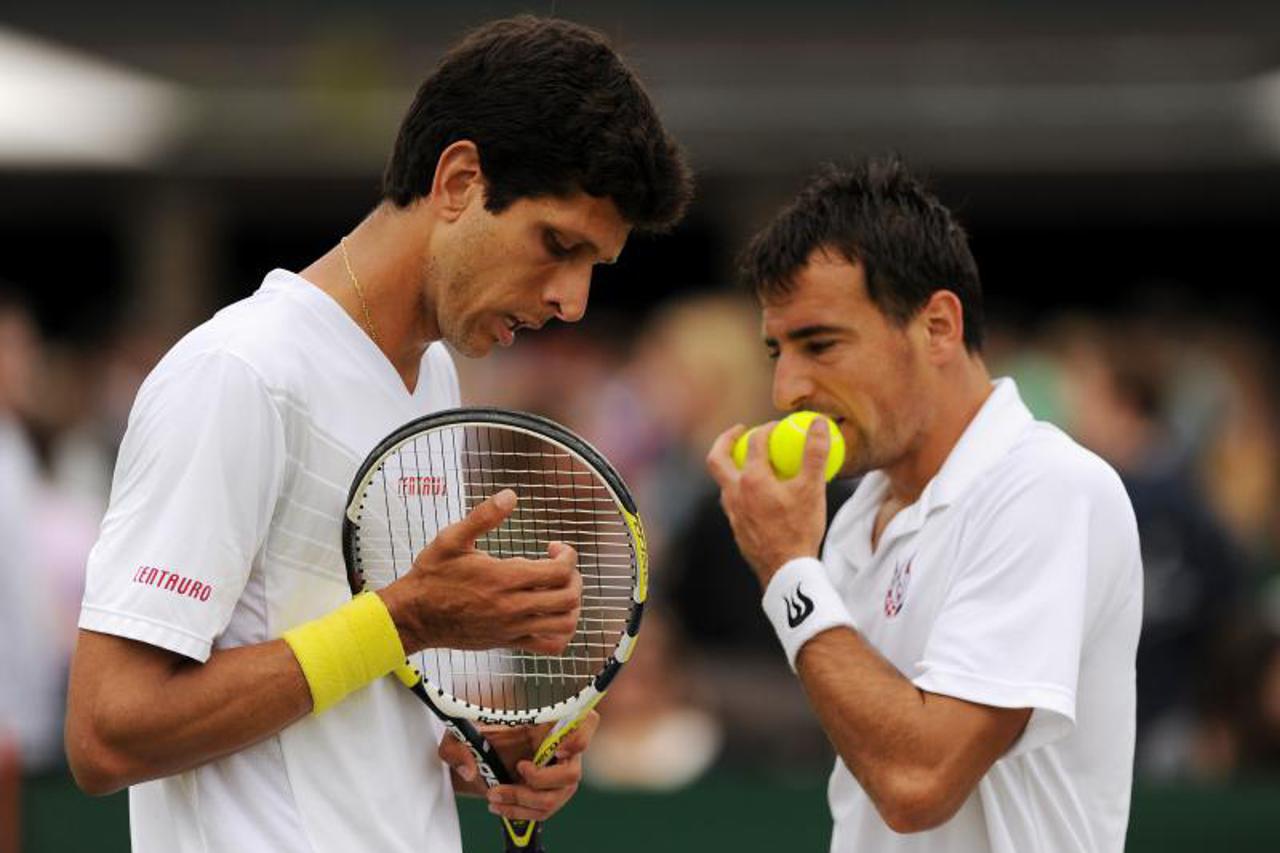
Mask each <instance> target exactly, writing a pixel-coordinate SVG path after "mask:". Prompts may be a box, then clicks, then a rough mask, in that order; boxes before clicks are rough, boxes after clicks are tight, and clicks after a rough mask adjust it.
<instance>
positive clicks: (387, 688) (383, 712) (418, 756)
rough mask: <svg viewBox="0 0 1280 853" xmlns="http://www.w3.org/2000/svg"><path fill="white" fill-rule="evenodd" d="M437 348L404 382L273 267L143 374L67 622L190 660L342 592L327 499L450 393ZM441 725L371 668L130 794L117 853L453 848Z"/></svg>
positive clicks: (333, 509)
mask: <svg viewBox="0 0 1280 853" xmlns="http://www.w3.org/2000/svg"><path fill="white" fill-rule="evenodd" d="M458 401H459V395H458V380H457V374H456V372H455V370H454V366H453V362H452V360H451V359H450V357H449V354H448V353H447V352H446V350H445V349H444V347H443V346H441V345H439V344H436V345H433V346H431V347H430V348H429V349H428V350H427V352H426V354H425V355H424V356H423V360H422V370H421V374H420V376H419V379H418V384H417V387H416V389H415V390H414V392H413V393H409V392H408V391H407V390H406V389H405V387H404V384H403V382H402V380H401V378H400V376H399V374H397V373H396V371H395V369H394V368H393V367H392V365H391V363H390V362H388V361H387V359H386V358H385V357H384V356H383V355H382V353H381V352H380V351H379V350H378V349H377V347H375V346H374V344H373V342H372V341H371V340H370V339H369V338H368V336H367V335H365V334H364V333H363V332H362V331H361V330H360V328H359V327H358V326H357V325H356V324H355V323H354V322H353V321H352V320H351V318H350V317H349V316H348V315H347V314H346V312H344V311H343V310H342V308H341V307H339V306H338V304H337V303H336V302H334V301H333V300H332V299H331V298H330V297H329V296H328V295H326V294H325V293H324V292H323V291H321V290H320V289H319V288H317V287H315V286H313V285H312V284H310V283H309V282H307V281H305V280H303V279H302V278H300V277H298V276H297V275H295V274H293V273H289V272H285V271H283V270H275V271H273V272H272V273H271V274H270V275H268V276H267V278H266V280H265V281H264V282H263V284H262V287H261V288H260V289H259V290H258V291H257V292H256V293H254V294H253V295H252V296H250V297H249V298H247V299H244V300H242V301H240V302H237V303H235V304H234V305H231V306H229V307H227V308H225V309H223V310H222V311H220V312H218V314H217V315H216V316H214V317H213V318H212V319H210V320H209V321H208V322H206V323H204V324H203V325H201V326H200V327H198V328H197V329H195V330H194V331H192V332H191V333H190V334H188V335H187V336H186V337H184V338H183V339H182V340H181V341H179V342H178V344H177V345H176V346H174V348H173V349H172V350H170V351H169V353H168V354H167V355H166V356H165V357H164V359H162V360H161V362H160V363H159V364H158V365H157V366H156V368H155V370H153V371H152V373H151V375H150V376H148V377H147V380H146V382H145V383H144V384H143V386H142V388H141V390H140V391H139V392H138V398H137V400H136V401H135V403H134V406H133V411H132V412H131V414H130V416H129V427H128V431H127V433H126V434H125V438H124V442H123V444H122V445H121V448H120V456H119V459H118V461H117V464H116V471H115V477H114V479H113V482H112V489H111V504H110V507H109V509H108V510H107V514H106V517H105V519H104V520H103V523H102V533H101V536H100V538H99V540H98V542H97V544H96V545H95V546H94V549H93V552H92V554H91V555H90V557H89V566H88V578H87V583H86V588H85V597H84V605H83V609H82V612H81V617H80V627H82V628H86V629H88V630H91V631H99V632H104V633H109V634H116V635H119V636H122V637H129V638H132V639H134V640H139V641H142V642H144V643H150V644H152V645H155V646H160V647H161V648H165V649H169V650H170V651H173V652H177V653H178V654H181V655H185V656H187V657H190V658H193V659H195V660H197V661H204V660H206V659H207V658H208V657H209V655H210V652H211V650H213V649H226V648H232V647H236V646H243V645H249V644H253V643H261V642H264V641H266V640H270V639H273V638H275V637H279V636H280V634H281V633H282V632H284V631H285V630H286V629H288V628H291V627H293V626H294V625H298V624H300V623H302V622H305V621H308V620H310V619H314V618H316V617H318V616H321V615H323V614H325V613H328V612H330V611H332V610H333V609H334V608H336V607H338V606H339V605H341V604H342V603H343V602H345V601H348V600H350V598H351V594H350V591H349V588H348V585H347V580H346V573H345V571H344V568H343V560H342V544H341V531H342V513H343V504H344V502H345V500H346V495H347V490H348V488H349V487H350V484H351V479H352V477H353V476H354V475H355V472H356V469H357V467H358V466H359V464H360V462H361V461H363V459H364V457H365V456H366V455H367V454H368V452H369V451H370V450H372V449H373V447H374V445H375V444H376V443H377V442H378V441H379V440H380V439H382V438H383V437H384V436H385V435H386V434H387V433H389V432H391V430H392V429H394V428H396V427H398V426H400V425H402V424H404V423H405V422H406V421H409V420H410V419H412V418H415V417H418V416H420V415H423V414H425V413H428V412H431V411H433V410H437V409H442V408H447V407H452V406H456V405H458ZM441 733H442V728H441V726H440V725H439V723H438V722H437V721H436V719H435V717H434V716H433V715H432V714H430V713H429V712H427V710H426V709H425V708H423V707H422V706H421V704H420V703H419V702H418V700H417V699H415V698H414V697H413V696H412V695H410V694H409V692H408V691H407V690H405V689H404V688H402V687H400V686H399V685H398V684H395V683H394V680H393V679H382V680H380V681H378V682H376V683H374V684H372V685H370V686H369V687H367V688H365V689H364V690H361V691H358V692H357V693H355V694H353V695H352V696H350V697H349V698H347V699H346V700H345V701H344V702H342V703H340V704H339V705H337V706H336V707H334V708H332V709H330V710H329V711H327V712H325V713H324V714H322V715H320V716H308V717H306V718H304V719H303V720H300V721H299V722H297V723H295V724H293V725H291V726H289V727H288V728H286V729H284V730H283V731H281V732H280V733H279V734H277V735H275V736H273V737H270V738H267V739H266V740H265V741H263V742H261V743H258V744H255V745H254V746H250V747H248V748H246V749H244V750H241V751H240V752H237V753H235V754H233V755H230V756H228V757H226V758H222V759H219V760H216V761H213V762H210V763H208V764H205V765H203V766H201V767H198V768H196V769H194V770H190V771H188V772H185V773H181V774H179V775H177V776H172V777H169V778H165V779H159V780H156V781H153V782H147V783H145V784H141V785H135V786H134V787H133V788H131V789H130V792H129V809H130V824H131V833H132V838H133V850H134V851H135V853H152V851H155V853H185V851H191V853H196V851H199V853H206V851H251V850H252V851H258V850H263V851H265V850H270V851H274V853H286V851H288V852H289V853H291V852H292V851H299V853H301V851H307V853H312V851H315V853H319V852H320V851H333V853H350V851H354V850H378V851H404V853H435V851H445V853H450V851H458V850H460V847H461V841H460V836H459V833H458V821H457V812H456V808H455V805H454V802H453V791H452V787H451V784H450V780H449V775H448V772H447V769H446V768H445V767H444V765H443V764H442V763H441V762H440V761H439V760H438V759H437V757H436V744H437V743H438V742H439V740H440V735H441Z"/></svg>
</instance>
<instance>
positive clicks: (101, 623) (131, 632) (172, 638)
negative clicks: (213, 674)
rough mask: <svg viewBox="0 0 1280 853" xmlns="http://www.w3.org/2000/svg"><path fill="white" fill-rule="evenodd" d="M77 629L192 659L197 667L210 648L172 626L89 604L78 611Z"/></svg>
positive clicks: (202, 639) (189, 633) (196, 638)
mask: <svg viewBox="0 0 1280 853" xmlns="http://www.w3.org/2000/svg"><path fill="white" fill-rule="evenodd" d="M79 625H80V627H81V628H83V629H84V630H86V631H96V632H98V633H100V634H112V635H114V636H117V637H124V638H126V639H129V640H137V641H138V642H141V643H146V644H147V645H150V646H159V647H160V648H163V649H168V650H169V651H171V652H177V653H178V654H180V655H184V656H186V657H189V658H194V659H195V660H198V661H200V662H201V663H203V662H205V661H206V660H208V659H209V654H210V652H211V650H212V647H213V643H212V641H210V640H208V639H206V638H204V637H201V636H199V635H197V634H193V633H192V632H190V631H188V630H186V629H184V628H179V627H177V626H176V625H168V624H165V623H163V622H157V621H156V620H154V619H147V618H145V617H142V616H135V615H132V614H124V613H116V612H114V611H111V610H106V609H104V608H101V607H95V606H94V605H92V604H85V605H83V606H82V607H81V609H80V623H79Z"/></svg>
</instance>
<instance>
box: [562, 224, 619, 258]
mask: <svg viewBox="0 0 1280 853" xmlns="http://www.w3.org/2000/svg"><path fill="white" fill-rule="evenodd" d="M544 226H545V227H546V228H547V229H548V230H549V231H552V232H554V233H556V234H559V235H560V236H561V237H564V238H566V239H567V240H569V242H571V243H576V244H578V245H579V246H581V247H582V248H584V249H586V250H587V251H588V252H590V253H591V254H593V255H595V256H596V258H597V259H598V260H597V261H596V262H597V263H601V264H616V263H617V262H618V258H617V257H616V256H615V257H612V258H605V257H602V256H601V253H600V247H599V246H597V245H596V244H595V243H592V242H591V240H590V239H589V238H588V237H586V236H584V235H582V234H579V233H578V232H577V231H574V230H573V229H572V228H565V227H564V226H563V225H553V224H552V223H550V222H547V223H544Z"/></svg>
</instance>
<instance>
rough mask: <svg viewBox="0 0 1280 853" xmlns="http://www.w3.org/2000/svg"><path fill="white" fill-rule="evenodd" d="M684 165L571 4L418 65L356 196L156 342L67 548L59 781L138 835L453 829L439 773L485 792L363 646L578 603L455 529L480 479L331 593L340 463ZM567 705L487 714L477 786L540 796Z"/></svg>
mask: <svg viewBox="0 0 1280 853" xmlns="http://www.w3.org/2000/svg"><path fill="white" fill-rule="evenodd" d="M334 132H335V133H338V132H341V128H335V130H334ZM689 194H690V183H689V177H688V172H687V169H686V167H685V165H684V163H683V161H682V158H681V155H680V153H679V151H678V150H677V148H676V146H675V145H674V143H673V142H672V140H671V139H670V137H669V136H668V135H667V134H666V132H665V131H664V130H663V128H662V125H661V123H660V122H659V120H658V118H657V116H656V114H655V112H654V110H653V107H652V105H651V103H650V101H649V99H648V97H647V96H646V94H645V92H644V90H643V89H642V87H641V85H640V83H639V82H638V81H637V80H636V78H635V77H634V76H633V75H632V73H631V72H630V70H629V69H628V68H627V67H626V66H625V65H624V64H623V62H622V61H621V60H620V58H619V57H618V56H617V55H616V54H615V53H614V52H613V50H612V49H611V48H610V47H609V46H608V44H607V43H606V42H605V41H604V39H603V38H602V37H601V36H600V35H598V34H597V33H595V32H592V31H590V30H587V29H585V28H582V27H579V26H576V25H573V24H570V23H567V22H563V21H554V20H539V19H535V18H529V17H524V18H517V19H513V20H507V21H500V22H496V23H494V24H490V25H488V26H485V27H483V28H481V29H480V30H477V31H476V32H474V33H472V34H470V35H469V36H468V37H467V38H466V39H465V40H463V41H462V42H461V43H460V44H458V45H457V46H456V47H454V48H453V49H452V50H450V51H449V52H448V53H447V54H446V55H445V56H444V58H443V59H442V61H441V62H440V64H439V66H438V67H437V69H436V70H435V72H434V73H433V74H432V75H431V76H430V77H429V78H428V79H427V80H426V82H425V83H424V84H423V85H422V87H421V89H420V90H419V92H418V95H417V97H416V99H415V100H414V102H413V105H412V106H411V107H410V109H409V111H408V114H407V116H406V117H405V119H404V122H403V124H402V126H401V128H400V133H399V136H398V138H397V140H396V144H395V150H394V152H393V154H392V156H391V161H390V164H389V165H388V167H387V170H386V174H385V177H384V183H383V198H382V200H381V202H380V203H379V204H378V205H377V207H376V208H375V209H374V210H373V212H372V213H370V214H369V216H368V217H367V218H366V219H365V220H364V221H363V222H361V223H360V224H359V225H358V226H357V227H356V228H355V229H354V230H353V231H351V232H350V233H349V234H347V235H346V236H345V237H342V238H341V239H339V240H338V241H336V243H335V245H334V246H333V248H332V249H331V250H330V251H328V252H327V253H326V254H325V255H323V256H322V257H320V258H319V259H317V260H316V261H315V262H314V263H312V264H311V265H310V266H308V267H307V268H306V269H304V270H302V272H301V273H293V272H287V271H284V270H276V271H273V272H272V273H270V274H269V275H268V276H267V278H266V280H265V281H264V282H263V284H262V287H261V288H260V289H259V290H258V291H257V292H256V293H254V294H253V295H252V296H250V297H249V298H247V299H245V300H242V301H240V302H238V303H236V304H234V305H231V306H229V307H227V308H225V309H224V310H222V311H221V312H219V313H218V314H217V315H216V316H215V317H213V318H212V319H211V320H209V321H208V322H206V323H205V324H203V325H202V326H200V327H199V328H197V329H195V330H194V331H192V332H191V333H190V334H189V335H187V336H186V337H185V338H183V339H182V340H181V341H180V342H179V343H178V344H177V345H176V346H174V348H173V349H172V350H171V351H170V352H169V353H168V354H167V355H166V356H165V357H164V359H163V360H162V361H161V362H160V364H159V365H158V366H157V367H156V369H155V370H154V371H153V372H152V374H151V375H150V376H149V377H148V379H147V380H146V382H145V383H144V385H143V386H142V388H141V390H140V391H139V393H138V398H137V400H136V402H135V404H134V407H133V411H132V413H131V415H130V418H129V427H128V432H127V434H126V435H125V438H124V442H123V445H122V446H121V449H120V456H119V461H118V463H117V466H116V472H115V479H114V482H113V485H112V495H111V505H110V508H109V509H108V511H107V514H106V518H105V519H104V521H103V526H102V532H101V537H100V538H99V540H98V542H97V545H96V546H95V548H94V549H93V553H92V555H91V556H90V559H89V566H88V577H87V585H86V591H85V599H84V606H83V610H82V615H81V619H80V627H81V632H80V638H79V644H78V647H77V649H76V652H75V657H74V660H73V663H72V672H71V683H70V694H69V697H68V718H67V730H66V745H67V756H68V758H69V760H70V764H71V769H72V772H73V773H74V774H75V777H76V779H77V781H78V782H79V783H80V785H81V786H82V787H83V788H84V789H85V790H86V791H89V792H90V793H105V792H109V791H113V790H116V789H119V788H122V787H124V786H130V788H131V790H130V796H129V807H130V823H131V833H132V838H133V850H134V851H135V853H151V851H156V853H182V851H193V853H194V851H201V853H203V851H214V850H216V851H273V853H282V851H308V853H313V851H334V853H352V851H404V853H410V851H412V853H436V851H457V850H459V849H460V844H461V841H460V838H459V833H458V819H457V814H456V810H455V807H454V803H453V793H454V791H455V789H456V790H460V791H471V792H475V793H482V792H484V790H485V789H484V786H483V785H482V784H481V780H480V779H478V778H477V777H476V772H475V771H476V765H475V763H474V760H473V759H472V758H471V757H470V754H469V753H468V751H467V749H466V748H465V747H463V746H461V744H459V743H456V742H455V741H454V740H453V739H452V738H446V739H445V740H444V742H443V743H442V742H441V739H442V736H443V733H444V728H443V726H442V724H441V723H440V721H439V720H437V718H436V717H435V716H434V715H433V714H431V713H429V712H428V711H427V709H426V708H424V707H423V706H422V704H421V703H420V702H419V701H418V699H416V698H415V697H414V696H413V695H412V694H411V693H410V692H409V691H408V690H406V689H404V687H402V686H401V685H400V684H399V683H398V682H397V681H396V680H395V679H394V678H389V677H385V676H386V674H387V673H389V672H391V670H392V669H393V668H394V667H396V666H398V665H400V664H403V662H404V658H405V655H406V653H412V652H415V651H417V650H419V649H423V648H440V647H443V648H456V649H489V648H498V647H510V648H516V649H523V650H525V651H529V652H538V653H558V652H559V651H561V650H562V649H564V647H565V646H566V644H567V643H568V642H569V640H570V637H571V635H572V634H573V632H574V630H575V626H576V625H577V623H578V616H579V610H580V602H581V579H580V577H579V575H578V572H577V568H576V565H577V555H576V553H575V551H574V549H573V548H571V547H569V546H567V545H565V544H564V543H559V542H551V543H549V546H548V548H547V553H546V555H545V556H543V557H542V558H541V559H538V558H537V557H539V555H537V554H531V555H528V556H527V557H521V558H512V559H506V560H499V559H496V558H494V557H491V556H489V555H487V554H485V553H483V552H482V551H480V550H477V547H476V542H477V540H478V539H482V538H483V536H484V535H485V534H486V533H487V532H488V531H490V530H493V529H495V528H497V527H498V526H499V525H501V524H502V523H503V521H504V520H505V519H506V518H507V517H508V516H509V515H510V514H511V513H512V512H513V511H516V504H517V501H518V500H519V496H518V495H516V494H514V493H513V492H512V491H510V490H498V489H497V488H495V489H493V491H494V492H496V493H495V494H493V495H492V496H491V497H489V498H488V499H487V500H485V501H484V502H483V503H480V504H479V505H478V506H476V507H475V508H474V509H472V511H471V512H470V513H469V514H468V515H467V516H466V517H465V518H463V519H462V520H461V521H458V522H456V523H454V524H452V525H449V526H447V527H444V528H443V529H441V530H440V531H439V532H438V534H436V535H435V536H434V539H433V540H432V541H431V542H430V544H428V545H427V546H426V547H425V548H423V549H422V550H421V551H420V552H419V553H418V554H417V556H416V558H414V559H413V564H412V569H411V570H410V571H409V572H408V573H407V574H405V575H403V576H400V577H399V579H398V580H395V581H394V582H392V583H390V585H388V586H385V587H382V588H379V589H378V591H377V593H371V594H366V595H361V596H359V597H358V598H356V599H354V600H352V598H351V592H350V587H349V585H348V581H347V575H346V570H345V566H344V560H343V554H342V542H343V540H342V530H343V518H344V510H345V508H346V500H347V491H348V486H349V484H350V483H351V481H352V478H353V475H354V474H355V473H356V471H357V469H358V468H359V467H360V464H361V461H362V460H363V459H364V458H365V457H366V455H367V454H368V453H369V452H370V450H372V449H373V448H374V446H375V445H376V444H378V442H379V441H380V440H381V439H382V438H383V437H384V436H386V435H387V434H388V433H390V432H391V431H392V430H394V429H396V428H398V427H400V426H401V425H403V424H405V423H406V422H408V421H410V420H413V419H415V418H417V417H420V416H422V415H425V414H427V413H430V412H433V411H437V410H440V409H444V408H451V407H455V406H457V405H459V390H458V383H457V375H456V373H455V370H454V367H453V362H452V360H451V357H450V355H449V353H448V352H447V350H446V349H445V347H444V342H447V343H448V344H450V345H451V346H452V347H453V348H454V349H456V350H458V351H459V352H461V353H463V354H464V355H467V356H473V357H477V356H483V355H485V354H486V353H487V352H489V351H490V349H491V348H492V347H493V346H494V345H496V344H501V345H504V346H506V345H509V344H510V343H511V342H512V340H513V338H514V336H515V335H516V333H517V331H518V330H519V329H522V328H537V327H539V326H541V325H542V324H543V323H546V322H547V321H549V320H553V319H558V320H562V321H566V322H573V321H576V320H579V319H581V317H582V316H583V312H584V311H585V310H586V305H587V295H588V288H589V284H590V279H591V273H592V268H593V266H594V265H595V264H597V263H601V262H605V263H607V262H611V261H613V260H614V259H615V258H617V256H618V253H619V252H620V251H621V250H622V248H623V244H624V243H625V242H626V240H627V237H628V235H629V234H630V232H631V231H632V230H633V229H643V230H662V229H665V228H667V227H669V226H671V225H672V224H673V223H674V222H676V221H677V220H678V219H679V217H680V215H681V212H682V210H683V208H684V206H685V204H686V202H687V200H688V197H689ZM175 286H181V283H180V282H175ZM459 485H460V483H457V482H454V483H449V482H444V481H443V480H441V481H438V482H437V481H435V480H433V481H432V482H431V483H430V484H429V486H428V485H424V484H423V483H422V482H420V481H419V480H414V481H413V482H411V483H410V484H409V486H410V487H412V488H413V489H414V491H415V493H416V494H419V495H420V494H421V493H422V491H421V490H422V489H423V488H429V489H430V490H431V491H432V494H433V495H436V494H441V493H442V492H445V493H449V494H452V493H451V492H450V490H455V489H457V488H458V487H459ZM401 487H402V488H403V487H404V483H403V482H402V483H401ZM460 497H461V496H455V498H454V499H455V500H457V499H459V498H460ZM595 724H596V718H595V717H594V712H592V715H591V716H589V717H588V718H587V720H586V721H585V722H584V723H583V725H582V726H581V727H580V728H579V729H577V730H576V732H575V733H574V734H573V735H570V736H569V738H568V739H566V740H565V741H563V742H562V743H561V744H560V745H559V747H558V748H557V754H558V756H559V758H560V760H559V761H558V762H557V763H556V764H554V765H552V766H545V767H544V766H534V764H533V763H532V762H531V761H529V760H528V759H529V758H530V757H531V756H532V752H533V749H534V748H535V747H536V745H537V744H538V743H540V742H541V740H542V736H543V734H544V733H545V727H542V726H539V727H536V728H528V727H526V728H511V729H506V730H500V731H498V732H495V733H494V734H493V736H492V738H491V742H492V743H493V744H494V745H495V746H496V748H497V750H498V752H499V753H500V755H501V757H502V763H503V764H504V765H505V766H506V767H507V768H510V769H512V770H513V772H514V775H515V777H516V781H515V782H514V783H513V784H504V785H498V786H497V787H495V788H493V789H491V790H489V791H488V794H487V796H488V799H489V804H490V809H491V810H492V811H494V812H495V813H497V814H500V815H502V816H504V817H507V818H510V819H512V820H521V821H523V820H539V821H540V820H544V819H546V818H547V817H548V816H550V815H551V814H552V813H554V812H555V811H556V810H557V809H559V808H560V807H561V806H562V805H564V803H565V802H566V801H567V800H568V798H569V797H570V796H571V795H572V794H573V792H574V790H575V789H576V787H577V783H578V780H579V778H580V772H581V770H580V764H579V759H578V755H579V754H580V753H581V752H582V750H583V749H585V747H586V746H587V743H588V741H589V740H590V737H591V733H592V731H593V730H594V728H595ZM437 749H438V750H439V757H437ZM441 759H443V760H441ZM451 768H452V770H453V771H454V772H453V773H452V776H451ZM494 840H495V842H496V841H497V838H496V829H495V838H494Z"/></svg>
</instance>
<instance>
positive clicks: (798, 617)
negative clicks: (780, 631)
mask: <svg viewBox="0 0 1280 853" xmlns="http://www.w3.org/2000/svg"><path fill="white" fill-rule="evenodd" d="M784 600H785V601H786V602H787V624H788V625H790V626H791V627H792V628H795V627H797V626H798V625H799V624H800V623H801V622H803V621H804V620H806V619H808V618H809V614H810V613H812V612H813V599H812V598H810V597H809V596H807V595H805V594H804V592H802V591H801V589H800V584H796V588H795V589H793V590H792V591H791V594H790V595H788V596H785V597H784Z"/></svg>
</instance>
